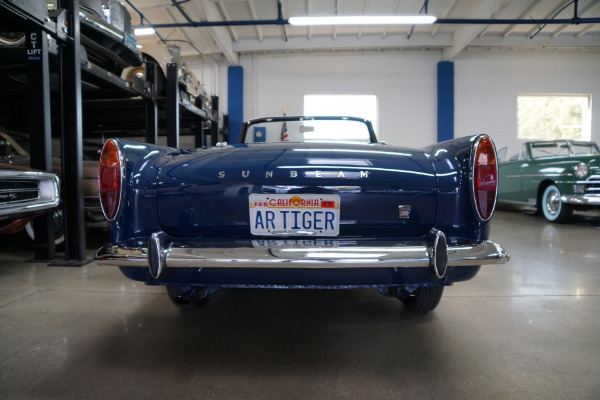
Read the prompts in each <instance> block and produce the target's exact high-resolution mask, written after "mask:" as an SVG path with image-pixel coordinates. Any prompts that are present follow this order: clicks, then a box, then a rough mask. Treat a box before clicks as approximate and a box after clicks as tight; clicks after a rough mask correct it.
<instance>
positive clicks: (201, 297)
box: [96, 117, 508, 313]
mask: <svg viewBox="0 0 600 400" xmlns="http://www.w3.org/2000/svg"><path fill="white" fill-rule="evenodd" d="M99 185H100V199H101V203H102V208H103V211H104V214H105V216H106V218H107V219H108V220H109V230H110V236H111V243H109V244H107V245H106V246H104V247H102V248H101V249H99V250H98V252H97V254H96V260H97V261H98V262H99V263H100V264H104V265H114V266H118V267H119V268H120V269H121V271H122V272H123V274H124V275H125V276H127V277H128V278H131V279H134V280H137V281H142V282H146V283H147V284H149V285H162V286H165V287H166V288H167V293H168V295H169V297H170V299H171V300H172V302H173V303H174V304H175V305H177V306H178V307H180V308H184V309H185V308H195V307H199V306H201V305H203V304H204V303H206V300H207V299H208V297H210V296H212V295H214V294H216V293H217V292H218V291H219V290H221V289H222V288H318V289H342V288H343V289H346V288H375V289H377V290H378V291H379V292H380V293H382V294H384V295H386V296H392V297H396V298H398V299H400V300H401V301H402V302H403V303H404V305H405V307H406V308H408V309H409V310H412V311H414V312H421V313H423V312H428V311H431V310H433V309H434V308H435V307H436V306H437V305H438V303H439V301H440V298H441V297H442V293H443V289H444V286H447V285H451V284H453V283H454V282H459V281H465V280H468V279H471V278H473V277H474V276H475V275H476V274H477V272H478V271H479V269H480V267H481V265H484V264H500V263H504V262H506V261H507V260H508V253H507V252H506V251H505V250H504V249H503V248H502V247H501V246H500V245H498V244H497V243H494V242H492V241H489V240H488V234H489V226H490V219H491V218H492V215H493V213H494V209H495V206H496V195H497V187H498V169H497V165H496V151H495V147H494V144H493V142H492V140H491V139H490V138H489V137H488V136H486V135H478V136H472V137H465V138H459V139H455V140H451V141H447V142H443V143H437V144H435V145H433V146H430V147H428V148H425V149H422V150H414V149H408V148H397V147H391V146H388V145H386V144H384V143H378V142H377V139H376V137H375V134H374V132H373V128H372V126H371V123H370V122H369V121H366V120H363V119H358V118H349V117H282V118H261V119H255V120H251V121H248V122H246V123H245V124H244V125H243V128H242V131H241V134H240V140H239V143H238V144H235V145H226V144H225V145H221V146H217V147H215V148H211V149H193V150H177V149H173V148H168V147H162V146H156V145H150V144H144V143H139V142H132V141H127V140H121V139H111V140H108V141H107V142H106V144H105V145H104V148H103V150H102V158H101V161H100V177H99Z"/></svg>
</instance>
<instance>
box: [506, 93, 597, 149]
mask: <svg viewBox="0 0 600 400" xmlns="http://www.w3.org/2000/svg"><path fill="white" fill-rule="evenodd" d="M591 106H592V96H591V95H577V94H573V95H554V94H553V95H542V94H520V95H519V96H518V100H517V108H518V110H517V115H518V123H519V127H518V138H519V139H539V140H554V139H571V140H590V139H591V127H592V113H591V108H592V107H591Z"/></svg>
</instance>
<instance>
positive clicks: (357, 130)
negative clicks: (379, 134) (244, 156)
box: [241, 117, 375, 143]
mask: <svg viewBox="0 0 600 400" xmlns="http://www.w3.org/2000/svg"><path fill="white" fill-rule="evenodd" d="M241 140H243V142H242V143H276V142H295V143H317V142H353V143H357V142H358V143H372V142H374V141H375V135H374V134H373V128H372V126H371V123H370V122H369V121H367V120H363V119H359V118H349V117H282V118H261V119H257V120H252V121H249V122H247V123H246V124H244V128H243V132H242V137H241Z"/></svg>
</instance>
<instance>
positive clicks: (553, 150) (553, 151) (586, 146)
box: [531, 140, 600, 158]
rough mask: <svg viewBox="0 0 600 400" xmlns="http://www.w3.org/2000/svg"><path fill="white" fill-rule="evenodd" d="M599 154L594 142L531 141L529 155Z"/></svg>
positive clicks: (539, 156) (541, 156)
mask: <svg viewBox="0 0 600 400" xmlns="http://www.w3.org/2000/svg"><path fill="white" fill-rule="evenodd" d="M595 154H600V151H599V150H598V145H597V144H596V143H595V142H571V141H568V140H567V141H562V140H557V141H552V142H533V143H531V156H532V157H533V158H543V157H557V156H559V157H560V156H574V155H575V156H581V155H595Z"/></svg>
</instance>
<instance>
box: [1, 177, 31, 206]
mask: <svg viewBox="0 0 600 400" xmlns="http://www.w3.org/2000/svg"><path fill="white" fill-rule="evenodd" d="M38 197H39V191H38V182H37V181H29V180H25V181H21V180H5V181H0V204H7V203H16V202H21V201H27V200H33V199H37V198H38Z"/></svg>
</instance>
